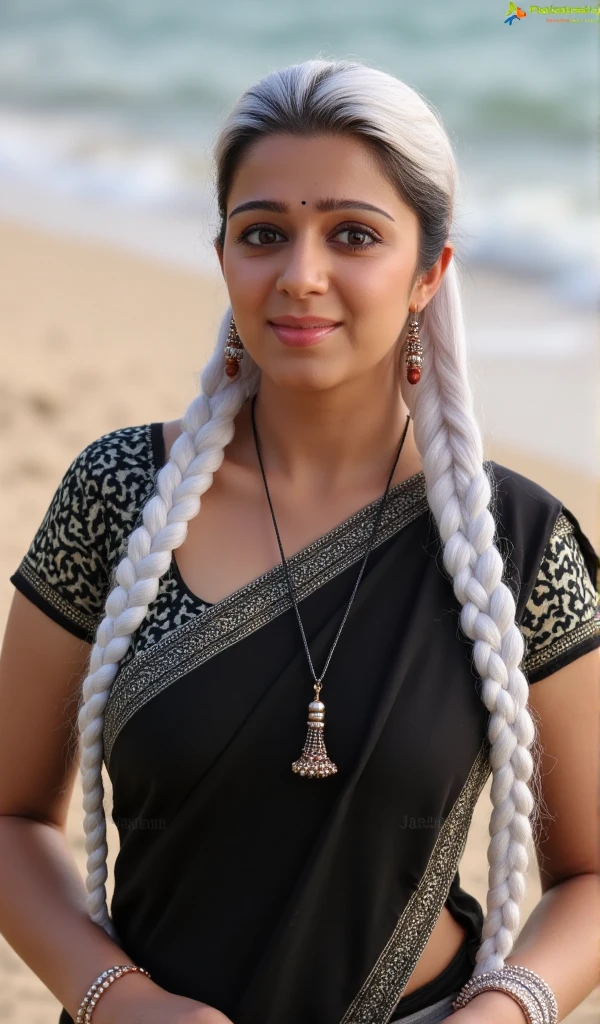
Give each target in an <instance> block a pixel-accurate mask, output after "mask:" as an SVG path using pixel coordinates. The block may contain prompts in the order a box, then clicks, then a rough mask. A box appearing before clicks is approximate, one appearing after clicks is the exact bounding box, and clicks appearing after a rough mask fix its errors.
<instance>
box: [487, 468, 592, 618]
mask: <svg viewBox="0 0 600 1024" xmlns="http://www.w3.org/2000/svg"><path fill="white" fill-rule="evenodd" d="M486 464H487V466H488V467H489V470H488V475H489V478H490V481H491V484H492V501H491V503H490V508H491V509H492V512H493V514H494V518H495V521H496V527H497V544H498V547H499V549H500V551H501V553H502V555H503V557H504V558H505V560H506V572H507V580H506V582H507V583H509V585H511V583H514V584H516V587H513V593H515V596H516V600H517V619H518V620H519V619H520V617H521V615H522V613H523V611H524V609H525V606H526V604H527V601H528V600H529V597H530V596H531V594H532V591H533V589H534V587H535V585H536V582H537V581H538V579H539V574H540V570H541V569H542V568H543V563H544V562H545V561H546V562H547V561H548V559H553V560H554V561H556V558H557V556H558V555H559V554H560V553H561V552H563V553H564V552H567V551H569V550H570V551H572V552H576V553H578V557H579V560H580V561H581V562H582V564H583V565H584V567H585V569H586V570H587V573H588V575H589V577H590V578H591V580H592V582H593V584H594V585H595V582H596V576H597V571H598V555H597V553H596V551H595V549H594V547H593V545H592V543H591V541H590V540H589V538H588V537H587V536H586V534H585V533H584V532H583V530H582V528H581V526H580V523H579V521H578V519H577V517H576V516H575V515H574V513H573V512H572V511H571V509H570V508H568V506H567V505H566V504H565V502H564V500H563V497H561V496H559V495H557V494H554V493H553V492H552V491H550V490H548V489H547V488H545V487H543V486H542V485H541V484H539V483H537V481H535V480H533V479H531V478H530V477H527V476H524V475H523V474H522V473H518V472H517V471H516V470H514V469H512V468H511V467H509V466H505V465H502V464H500V463H498V462H495V461H493V460H488V462H487V463H486ZM517 595H518V597H517Z"/></svg>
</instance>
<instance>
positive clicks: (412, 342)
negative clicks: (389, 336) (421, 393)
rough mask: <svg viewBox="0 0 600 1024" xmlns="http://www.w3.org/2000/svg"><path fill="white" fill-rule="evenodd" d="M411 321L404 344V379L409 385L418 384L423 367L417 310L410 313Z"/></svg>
mask: <svg viewBox="0 0 600 1024" xmlns="http://www.w3.org/2000/svg"><path fill="white" fill-rule="evenodd" d="M412 316H413V319H411V321H410V325H409V328H408V337H407V342H406V367H407V369H406V379H407V381H408V383H409V384H418V382H419V381H420V379H421V367H422V366H423V346H422V344H421V340H420V338H419V321H418V320H417V310H416V309H415V310H414V311H412Z"/></svg>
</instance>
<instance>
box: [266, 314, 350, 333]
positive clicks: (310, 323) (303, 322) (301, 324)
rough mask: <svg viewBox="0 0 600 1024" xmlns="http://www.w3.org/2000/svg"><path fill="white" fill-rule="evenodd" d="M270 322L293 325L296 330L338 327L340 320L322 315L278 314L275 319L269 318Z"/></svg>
mask: <svg viewBox="0 0 600 1024" xmlns="http://www.w3.org/2000/svg"><path fill="white" fill-rule="evenodd" d="M269 323H270V324H274V325H275V326H277V327H293V328H295V329H296V330H302V329H307V330H309V329H310V328H313V327H314V328H318V327H337V325H338V324H339V320H328V319H327V318H326V317H322V316H278V317H275V319H274V320H269Z"/></svg>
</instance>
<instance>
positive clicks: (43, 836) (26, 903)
mask: <svg viewBox="0 0 600 1024" xmlns="http://www.w3.org/2000/svg"><path fill="white" fill-rule="evenodd" d="M89 651H90V648H89V645H88V644H85V643H83V642H82V641H80V640H78V639H77V638H76V637H75V636H73V635H72V634H71V633H69V632H68V631H67V630H65V629H63V628H62V626H59V625H57V624H56V623H55V622H53V621H52V620H51V619H50V618H48V617H47V616H46V615H44V613H43V612H41V611H40V610H39V609H38V608H36V607H35V605H33V604H32V603H31V602H30V601H28V600H27V598H25V597H24V596H23V595H22V594H21V593H20V592H18V591H16V592H15V594H14V596H13V602H12V605H11V609H10V613H9V617H8V621H7V626H6V632H5V636H4V643H3V646H2V651H1V653H0V863H1V864H2V872H1V876H0V931H1V932H2V933H3V935H4V936H5V938H6V940H7V941H8V942H9V944H10V945H11V946H12V947H13V949H14V950H15V952H16V953H17V954H18V955H19V956H20V957H21V959H22V960H23V961H24V962H25V963H26V964H27V965H28V966H29V967H30V968H31V970H32V971H33V972H34V973H35V974H36V975H37V976H38V977H39V978H40V979H41V981H42V982H43V983H44V984H45V985H46V987H47V988H48V989H49V990H50V991H51V992H52V993H53V994H54V995H55V996H56V998H57V999H58V1001H59V1002H60V1003H61V1004H62V1005H63V1006H64V1007H65V1008H66V1010H67V1012H68V1013H69V1014H70V1015H71V1017H73V1018H75V1016H76V1013H77V1009H78V1007H79V1004H80V1002H81V1000H82V998H83V996H84V995H85V993H86V992H87V990H88V988H89V986H90V985H91V983H92V982H93V981H94V980H95V979H96V977H97V976H98V975H99V974H100V973H101V972H102V971H104V970H105V969H106V968H107V967H111V966H113V965H116V964H126V963H130V962H131V961H130V959H129V958H128V957H127V955H126V954H125V953H124V952H123V950H122V949H121V948H120V947H119V946H118V945H117V944H116V943H115V942H113V940H112V939H111V938H110V937H109V936H108V935H107V933H106V932H105V931H104V929H103V928H101V927H100V926H99V925H96V924H94V922H93V921H91V919H90V918H89V917H88V914H87V910H86V890H85V886H84V884H83V880H82V878H81V876H80V874H79V871H78V869H77V866H76V864H75V861H74V858H73V856H72V854H71V852H70V850H69V847H68V844H67V840H66V835H65V827H66V819H67V811H68V806H69V803H70V800H71V796H72V793H73V784H74V781H75V776H76V772H77V769H78V761H77V737H76V731H75V729H76V719H77V705H78V697H79V690H80V686H81V682H82V679H83V677H84V676H85V673H86V667H87V661H88V656H89ZM138 1013H139V1016H138ZM136 1020H140V1021H142V1020H143V1021H144V1022H148V1024H158V1022H160V1024H162V1022H164V1024H171V1022H173V1024H175V1022H181V1024H183V1022H184V1021H187V1020H189V1021H190V1024H191V1022H192V1021H197V1022H199V1024H200V1022H203V1024H220V1022H224V1024H227V1018H226V1017H224V1016H223V1015H222V1014H221V1013H219V1012H218V1011H216V1010H212V1009H210V1008H207V1007H204V1004H201V1003H197V1002H195V1001H194V1000H188V999H186V998H183V997H177V996H173V995H171V994H168V993H166V992H165V990H164V989H162V988H160V987H159V986H158V985H156V984H155V983H154V981H152V980H151V979H148V978H147V977H145V976H144V975H141V974H129V975H127V976H125V977H122V978H120V979H119V980H118V981H117V982H116V983H115V984H114V985H113V986H111V989H110V991H107V992H106V994H105V995H103V996H102V999H101V1000H100V1002H99V1003H98V1007H97V1009H96V1010H95V1011H94V1024H109V1022H110V1024H113V1022H114V1024H120V1022H121V1021H123V1022H124V1021H127V1022H128V1024H129V1022H131V1024H133V1021H136Z"/></svg>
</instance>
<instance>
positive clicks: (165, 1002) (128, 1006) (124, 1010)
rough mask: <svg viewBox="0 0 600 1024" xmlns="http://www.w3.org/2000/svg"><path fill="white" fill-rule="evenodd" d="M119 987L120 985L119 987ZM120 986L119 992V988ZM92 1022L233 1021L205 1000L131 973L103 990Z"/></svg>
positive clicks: (171, 1023) (204, 1023)
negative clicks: (177, 991) (196, 998)
mask: <svg viewBox="0 0 600 1024" xmlns="http://www.w3.org/2000/svg"><path fill="white" fill-rule="evenodd" d="M120 986H122V987H121V988H120ZM119 988H120V991H119ZM92 1024H232V1022H231V1021H230V1019H229V1017H226V1016H225V1014H224V1013H221V1012H220V1010H215V1009H214V1007H212V1006H208V1005H207V1004H206V1003H200V1002H197V1001H196V1000H195V999H188V998H187V996H176V995H173V993H172V992H167V991H166V989H164V988H161V987H160V986H159V985H156V984H155V983H154V982H153V981H151V980H150V979H149V978H148V977H146V976H144V975H141V974H137V975H136V974H132V975H130V977H129V978H128V979H127V980H124V979H123V978H120V979H119V980H118V981H115V982H113V984H112V985H111V986H110V988H109V989H107V990H106V992H105V993H104V995H103V996H102V998H101V999H99V1000H98V1005H97V1007H96V1008H95V1010H94V1013H93V1016H92Z"/></svg>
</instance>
